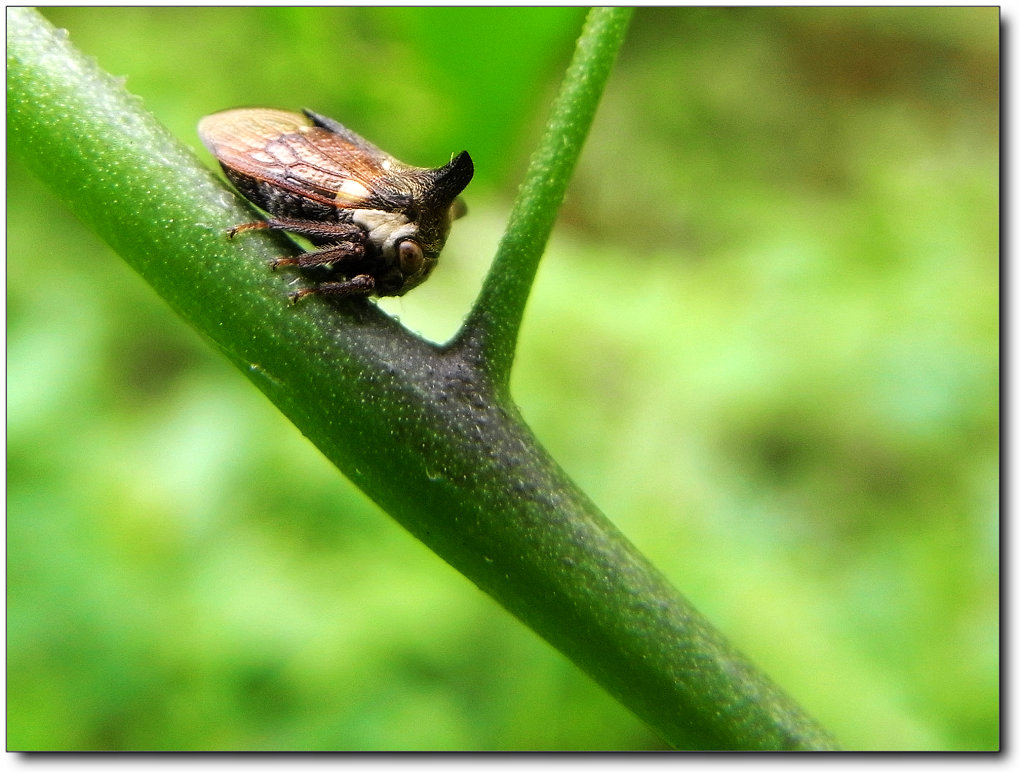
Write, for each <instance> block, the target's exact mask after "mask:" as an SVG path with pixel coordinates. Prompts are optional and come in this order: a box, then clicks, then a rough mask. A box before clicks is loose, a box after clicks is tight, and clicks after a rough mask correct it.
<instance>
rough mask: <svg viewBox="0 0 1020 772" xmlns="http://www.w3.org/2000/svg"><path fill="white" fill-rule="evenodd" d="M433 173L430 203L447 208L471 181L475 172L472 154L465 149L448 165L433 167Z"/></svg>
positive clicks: (428, 197) (429, 192) (429, 193)
mask: <svg viewBox="0 0 1020 772" xmlns="http://www.w3.org/2000/svg"><path fill="white" fill-rule="evenodd" d="M432 174H433V177H432V185H431V187H430V188H429V191H428V193H427V194H426V196H427V199H428V203H429V204H430V205H432V206H435V207H438V208H440V209H445V208H446V207H448V206H450V204H452V203H453V200H454V199H455V198H457V196H458V195H460V193H461V191H463V190H464V188H466V187H467V184H468V183H469V182H471V178H472V177H473V176H474V174H475V165H474V164H473V163H472V162H471V156H469V155H468V152H467V151H466V150H464V151H462V152H461V153H460V154H459V155H457V156H456V157H455V158H454V159H453V160H452V161H450V163H448V164H447V165H446V166H440V167H439V168H438V169H433V170H432Z"/></svg>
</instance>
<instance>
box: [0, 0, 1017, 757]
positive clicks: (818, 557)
mask: <svg viewBox="0 0 1020 772" xmlns="http://www.w3.org/2000/svg"><path fill="white" fill-rule="evenodd" d="M44 13H45V14H46V15H47V16H48V17H49V18H50V19H51V20H52V21H53V22H54V23H56V24H58V25H62V26H66V27H67V28H68V29H69V31H70V34H71V39H72V41H73V42H75V44H76V45H78V46H79V47H80V48H81V49H82V50H84V51H86V52H88V53H91V54H93V55H95V56H96V57H97V58H98V60H99V63H100V64H101V65H102V66H103V67H104V68H106V69H108V70H109V71H111V72H113V73H114V74H122V75H126V76H127V86H128V88H130V89H131V90H132V91H133V92H134V93H136V94H139V95H140V96H141V97H142V98H144V99H145V101H146V104H147V106H148V107H149V108H150V109H152V111H153V112H154V113H155V114H156V115H157V116H158V117H160V118H161V119H162V120H164V121H165V122H166V123H167V124H168V125H169V126H170V127H171V129H172V130H173V131H174V132H175V133H176V134H177V135H178V136H180V137H181V138H182V139H183V140H184V141H186V142H190V143H191V144H192V145H193V146H195V147H196V148H198V147H199V143H198V141H197V139H196V138H195V135H194V124H195V122H196V121H197V119H198V118H199V117H200V116H201V115H204V114H206V113H209V112H213V111H215V110H218V109H222V108H226V107H230V106H236V105H248V104H261V105H270V106H278V107H285V108H297V107H301V106H308V107H312V108H314V109H317V110H319V111H321V112H324V113H326V114H328V115H331V116H333V117H336V118H338V119H339V120H341V121H343V122H345V123H348V124H349V125H351V127H352V128H354V129H356V130H357V131H359V132H360V133H363V134H364V135H365V136H367V137H369V138H371V139H372V140H373V141H375V142H377V143H378V144H380V145H381V146H382V147H384V148H386V149H387V150H389V151H391V152H393V153H394V154H395V155H397V157H399V158H401V159H403V160H406V161H408V162H412V163H422V164H426V163H438V162H441V161H442V160H444V156H446V155H448V154H449V153H451V152H455V151H458V150H461V149H464V148H467V149H469V150H471V152H472V155H473V156H474V158H475V161H476V166H477V168H478V176H477V178H476V180H475V182H473V183H472V186H471V188H469V189H468V195H467V198H468V203H469V206H470V210H471V211H470V214H469V216H468V217H467V218H466V219H465V220H463V221H461V222H458V223H457V226H456V227H455V229H454V232H453V235H452V236H451V239H450V242H449V244H448V247H447V250H446V252H445V253H444V260H443V264H442V265H441V266H440V269H439V270H438V271H437V272H436V274H435V276H434V277H433V278H432V279H431V280H430V282H429V283H428V284H426V285H424V286H423V287H421V288H420V289H418V290H416V291H415V292H414V293H412V294H410V295H408V296H407V297H406V298H403V299H401V300H399V301H397V302H395V303H393V304H392V305H390V306H387V307H388V309H389V310H391V311H393V312H394V313H397V314H399V315H400V316H401V318H402V319H403V320H404V321H405V323H407V324H408V325H409V326H411V327H412V328H414V329H418V330H421V331H422V332H423V334H425V335H427V336H429V337H432V338H434V339H436V340H443V339H446V338H447V337H449V335H450V334H452V332H453V330H455V329H456V326H457V324H458V323H459V320H460V319H461V318H462V316H463V315H464V314H465V313H466V311H467V309H468V307H469V305H470V302H471V299H472V298H473V295H474V292H475V291H476V290H477V287H478V284H479V283H480V280H481V276H482V275H483V273H484V270H485V268H486V264H487V261H488V259H489V258H490V256H491V254H492V251H493V248H494V245H495V243H496V241H497V240H498V238H499V234H500V228H501V227H502V222H503V219H504V218H505V215H506V212H507V210H508V207H509V201H510V199H511V197H512V195H513V193H514V191H515V189H516V185H517V182H518V179H519V172H520V170H521V168H522V167H523V164H524V162H525V160H526V155H527V152H528V148H529V143H530V142H531V141H532V140H533V138H534V137H535V135H536V132H537V128H538V126H539V125H540V122H541V119H542V116H543V112H542V110H543V107H544V105H545V103H546V101H547V98H548V96H549V95H550V94H551V93H552V91H553V89H554V88H555V85H556V82H557V80H558V77H559V69H561V68H562V66H563V65H564V64H565V63H566V61H567V60H568V58H569V55H570V50H571V43H572V40H573V38H574V36H575V35H576V33H577V31H578V30H579V28H580V22H581V19H582V15H583V13H582V12H581V11H578V10H576V9H560V10H544V9H538V10H518V9H505V10H484V9H481V10H461V9H449V10H425V9H159V10H154V9H120V8H117V9H84V10H77V9H49V10H46V11H44ZM997 72H998V18H997V14H996V11H995V10H994V9H975V8H956V9H916V8H901V9H878V8H876V9H808V10H801V9H796V10H794V9H785V10H783V9H747V10H727V9H712V10H706V9H672V10H665V9H663V10H652V9H647V10H642V11H639V12H638V13H637V14H636V16H635V18H634V22H633V24H632V29H631V36H630V39H629V40H628V43H627V45H626V46H625V48H624V51H623V53H622V55H621V60H620V63H619V67H618V70H617V72H616V74H615V75H614V78H613V80H612V81H611V86H610V90H609V92H608V93H607V95H606V98H605V101H604V104H603V109H602V112H601V113H600V116H599V118H598V120H597V122H596V125H595V128H594V130H593V133H592V136H591V139H590V143H589V146H588V149H587V150H586V153H585V155H584V157H583V158H582V165H581V168H580V169H579V172H578V176H577V179H576V181H575V184H574V185H573V188H572V192H571V194H570V196H569V199H568V203H567V206H566V207H565V209H564V212H563V218H562V220H561V227H560V228H559V230H558V232H557V236H556V238H555V239H554V243H553V246H552V248H551V250H550V252H549V254H548V256H547V258H546V261H545V263H544V265H543V268H542V270H541V271H540V274H539V279H538V284H537V286H536V291H535V295H534V298H533V301H532V304H531V306H530V308H529V313H528V317H527V319H526V320H525V327H524V331H523V339H522V342H521V350H520V352H519V355H518V361H517V364H516V371H515V378H514V383H515V394H516V396H517V399H518V402H519V403H520V404H521V406H522V409H523V411H524V413H525V414H526V416H527V417H528V419H529V420H530V421H531V423H532V425H533V427H534V429H535V431H536V432H537V434H538V435H539V436H540V437H541V438H542V440H543V442H544V443H546V444H547V445H548V446H549V448H550V449H551V450H552V451H553V453H554V455H555V456H556V457H557V458H558V459H559V460H560V461H561V463H562V464H563V465H564V466H565V467H566V468H567V469H568V470H569V471H570V473H571V474H572V475H574V477H575V479H576V480H577V481H578V482H579V483H580V484H581V485H582V487H584V488H585V489H586V490H587V491H588V492H589V493H590V494H591V495H592V496H593V498H594V499H595V500H596V501H597V502H598V503H599V504H600V505H601V506H602V507H603V508H604V509H605V511H606V512H607V513H608V514H609V515H610V517H612V518H613V519H614V520H615V521H616V522H617V523H618V524H619V525H620V526H621V528H622V529H623V530H624V531H625V532H626V533H627V534H628V535H630V536H631V538H632V539H633V540H634V541H635V542H636V543H637V545H638V546H639V547H640V548H641V549H642V550H644V551H645V552H646V553H647V554H649V556H650V557H651V558H652V559H653V561H654V562H656V563H657V564H658V565H659V566H660V567H662V569H663V570H664V572H666V573H667V574H668V575H669V576H670V577H671V578H672V579H673V581H674V582H675V583H676V584H677V585H678V586H679V587H680V588H681V589H682V590H683V591H684V592H685V593H686V594H687V595H688V596H689V597H690V598H691V599H692V600H693V601H694V602H695V604H696V605H698V606H699V607H700V608H701V609H702V611H704V612H705V613H706V614H707V615H708V616H709V618H710V619H712V620H713V622H715V623H716V624H717V625H719V627H720V628H721V629H722V630H724V631H725V632H726V633H727V634H728V635H730V636H731V637H732V638H733V639H734V641H735V642H736V643H737V644H738V645H739V646H740V647H741V648H743V649H744V650H745V651H746V652H747V653H749V654H750V655H751V656H752V657H753V658H754V659H755V660H757V662H758V663H759V664H761V665H762V666H763V667H764V668H765V670H766V671H767V672H769V673H771V674H772V675H773V677H774V678H775V679H776V680H777V681H778V682H779V683H781V684H783V685H784V687H786V688H787V689H788V690H789V691H790V692H791V693H792V694H793V695H794V696H795V697H796V698H797V699H798V700H799V701H801V702H802V704H803V705H804V706H805V707H806V708H807V709H808V710H809V711H810V712H812V713H814V714H815V715H816V716H817V717H818V718H819V719H820V720H821V721H822V723H824V724H825V725H826V726H827V727H829V728H830V729H831V730H833V731H834V732H835V734H836V735H837V737H839V739H840V740H841V742H842V743H843V744H844V745H845V746H847V747H850V748H869V749H897V748H909V749H949V748H954V749H963V748H966V749H977V748H984V749H987V748H993V747H996V746H997V744H998V732H997V721H998V701H997V698H998V695H997V677H998V645H997V637H998V595H997V580H998V565H997V554H998V531H997V511H998V499H997V484H998V470H997V464H998V451H997V445H998V429H997V418H998V391H997V376H998V357H997V345H998V276H997V260H998V210H997V206H998V200H997V185H998V177H997V169H998V81H997ZM8 199H9V200H8V225H9V233H8V298H7V300H8V352H7V353H8V366H9V376H8V738H9V739H8V745H9V747H10V748H12V749H29V748H31V749H248V748H251V749H297V748H311V749H469V750H474V749H588V748H591V749H600V748H605V749H631V748H656V747H660V746H659V744H658V741H657V740H656V739H655V738H654V737H653V736H651V734H650V733H649V732H648V730H647V729H645V728H644V727H643V726H642V725H641V724H640V723H639V722H638V721H637V720H636V719H634V718H633V717H632V716H630V715H629V714H628V713H627V712H626V711H625V710H624V709H623V708H621V707H619V706H618V705H616V704H615V703H614V702H613V701H612V700H611V699H610V698H609V697H607V696H605V695H604V694H603V693H602V692H601V691H600V690H599V689H598V688H596V687H595V686H593V685H592V684H591V683H590V682H588V681H587V679H586V678H585V677H583V676H582V675H580V674H579V673H578V672H577V671H576V670H575V669H574V668H573V666H571V665H570V664H569V663H567V662H565V661H564V660H563V659H562V657H561V656H560V655H558V654H557V653H555V652H554V651H552V650H551V649H550V648H549V647H548V646H546V645H545V644H543V643H542V642H541V641H539V640H537V639H536V638H535V636H534V635H533V634H532V633H530V632H529V631H528V630H526V629H525V628H523V627H522V626H520V625H519V624H518V623H516V622H515V621H514V620H513V619H511V618H509V617H508V616H507V615H506V614H505V612H503V611H501V610H500V609H499V608H498V607H496V606H495V604H493V603H492V602H491V601H489V600H488V599H487V598H486V597H485V596H483V595H481V594H480V593H479V592H478V591H477V590H475V589H474V588H473V587H472V586H471V585H470V584H469V583H467V582H466V581H464V580H463V579H462V578H461V577H459V575H457V574H455V573H454V572H453V571H452V570H450V569H449V568H448V567H446V566H445V564H443V563H442V562H441V561H439V560H438V559H436V558H435V557H434V556H433V555H431V554H430V553H428V552H427V551H426V550H425V549H424V548H423V547H421V546H420V545H419V544H418V543H417V542H415V541H414V540H413V539H411V538H410V537H408V536H407V535H406V534H405V533H404V532H402V531H401V530H399V529H398V528H397V527H395V526H394V525H393V524H392V523H391V522H390V521H388V520H387V519H386V518H385V516H384V515H382V514H381V513H380V512H379V511H378V510H377V509H376V508H375V507H374V506H373V505H372V504H371V503H370V502H367V501H366V500H365V499H364V497H363V496H362V495H361V494H360V493H359V492H358V491H357V490H356V489H354V488H353V487H352V486H350V485H349V484H348V483H347V482H346V481H345V480H344V479H342V478H340V477H339V475H338V474H337V473H336V472H335V470H333V469H332V468H331V467H329V466H328V465H327V463H326V462H325V461H324V460H322V459H321V457H320V456H319V455H318V453H317V452H316V451H315V450H314V448H312V447H311V446H310V445H309V444H308V443H307V442H305V441H304V440H303V439H302V438H301V437H300V436H298V435H297V432H295V431H294V429H293V427H291V426H289V425H288V424H286V422H285V421H284V420H283V419H282V417H280V416H279V415H277V414H276V413H275V412H274V411H273V410H272V408H271V407H270V406H269V405H268V403H266V402H265V401H264V400H262V399H261V398H260V397H259V396H258V395H257V393H256V392H254V390H252V389H251V387H250V385H249V384H248V383H247V381H245V380H244V379H243V378H241V377H238V374H237V373H236V372H234V371H233V370H232V369H231V368H230V366H229V365H228V364H227V363H226V362H225V361H223V360H222V359H221V358H219V357H218V355H217V354H216V352H215V351H212V350H211V349H209V348H208V347H207V346H206V345H205V344H204V343H203V342H202V341H201V340H200V339H198V337H197V336H195V335H194V334H193V333H191V332H190V331H189V330H188V329H187V328H185V327H184V326H183V325H182V324H180V323H179V322H178V320H176V319H175V318H174V317H173V316H172V315H171V314H170V312H169V311H167V310H166V309H165V308H164V307H163V306H162V305H161V304H160V303H159V301H158V300H157V299H156V298H155V297H154V296H153V295H152V293H151V292H149V291H148V290H147V289H146V288H145V286H144V285H142V284H141V282H140V281H139V280H138V279H137V278H136V277H135V276H133V275H132V274H131V273H130V272H129V271H127V270H126V269H125V268H124V267H123V265H122V264H120V263H119V262H118V261H117V260H116V259H115V258H114V257H113V256H112V255H111V254H110V253H109V251H108V250H107V249H106V248H105V247H104V246H103V245H102V244H99V243H97V242H96V240H95V238H94V237H92V236H91V235H90V234H88V233H87V232H86V231H84V229H83V228H82V227H81V226H80V225H78V224H77V223H76V222H75V221H74V220H73V219H71V218H70V216H69V215H67V214H66V213H65V212H64V211H63V210H62V209H61V208H60V207H59V205H57V204H55V203H54V201H53V199H52V198H51V197H50V196H49V194H48V193H47V192H45V191H43V190H41V189H40V188H39V186H38V185H37V184H36V183H35V182H34V181H33V180H32V179H31V178H29V177H28V176H27V175H26V174H25V173H24V171H23V170H22V169H20V167H18V166H17V165H16V164H13V165H12V168H11V170H10V172H9V175H8ZM281 302H284V299H283V298H282V297H281ZM296 312H300V311H299V310H298V311H296Z"/></svg>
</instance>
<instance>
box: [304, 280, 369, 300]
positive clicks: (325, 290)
mask: <svg viewBox="0 0 1020 772" xmlns="http://www.w3.org/2000/svg"><path fill="white" fill-rule="evenodd" d="M373 289H375V279H373V278H372V277H371V276H369V275H368V274H358V275H357V276H352V277H351V278H350V279H348V280H347V281H330V282H325V283H323V284H320V285H318V286H317V287H305V288H303V289H299V290H297V291H296V292H292V293H290V302H291V303H297V302H298V301H299V300H301V298H303V297H305V296H306V295H333V296H334V297H343V296H344V295H368V294H371V292H372V290H373Z"/></svg>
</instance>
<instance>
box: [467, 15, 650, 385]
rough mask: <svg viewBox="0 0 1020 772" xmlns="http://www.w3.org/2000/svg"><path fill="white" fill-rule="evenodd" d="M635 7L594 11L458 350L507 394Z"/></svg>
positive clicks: (582, 33)
mask: <svg viewBox="0 0 1020 772" xmlns="http://www.w3.org/2000/svg"><path fill="white" fill-rule="evenodd" d="M632 13H633V9H630V8H593V9H592V10H591V11H590V12H589V14H588V18H587V20H586V21H585V25H584V29H583V30H582V32H581V36H580V38H579V39H578V41H577V47H576V49H575V51H574V58H573V60H572V61H571V63H570V67H569V68H568V69H567V72H566V75H565V77H564V79H563V84H562V85H561V87H560V91H559V94H558V95H557V97H556V101H555V102H554V103H553V106H552V111H551V116H550V118H549V122H548V124H547V126H546V130H545V133H544V134H543V136H542V138H541V140H540V141H539V145H538V147H537V149H536V150H535V152H534V154H533V155H532V157H531V162H530V165H529V166H528V171H527V173H526V175H525V178H524V182H523V184H522V185H521V189H520V193H519V194H518V196H517V200H516V202H515V204H514V208H513V211H512V212H511V213H510V221H509V224H508V225H507V228H506V232H505V234H504V235H503V239H502V241H501V242H500V245H499V249H498V250H497V252H496V257H495V260H494V261H493V264H492V268H491V269H490V270H489V275H488V276H487V277H486V280H485V284H484V285H483V287H482V291H481V293H480V294H479V296H478V299H477V300H476V301H475V305H474V307H473V308H472V310H471V314H470V316H469V317H468V319H467V321H466V322H465V324H464V327H463V328H462V329H461V331H460V333H459V334H458V336H457V338H455V339H454V341H453V342H452V343H451V345H452V346H453V347H455V348H456V347H459V348H463V349H465V350H471V351H473V352H474V353H473V355H472V358H473V359H474V361H476V362H478V364H479V366H481V367H482V368H484V369H485V370H486V372H487V373H488V375H489V377H490V378H491V380H492V382H493V383H494V384H495V385H497V386H498V387H500V388H505V387H506V384H507V382H508V380H509V377H510V367H511V365H512V364H513V358H514V351H515V349H516V345H517V335H518V331H519V330H520V326H521V320H522V319H523V317H524V308H525V305H526V304H527V302H528V295H529V294H530V292H531V286H532V284H533V283H534V280H535V273H536V272H537V271H538V264H539V261H540V260H541V259H542V254H543V252H544V251H545V247H546V243H547V242H548V240H549V235H550V234H551V233H552V229H553V225H554V223H555V222H556V215H557V213H558V212H559V208H560V205H561V204H562V203H563V197H564V196H565V195H566V190H567V185H568V183H569V182H570V178H571V176H572V174H573V171H574V166H575V165H576V164H577V159H578V157H579V156H580V154H581V149H582V147H583V146H584V141H585V139H586V137H587V136H588V131H589V129H590V128H591V124H592V121H593V120H594V118H595V111H596V108H597V107H598V104H599V100H600V98H601V96H602V92H603V90H604V89H605V85H606V81H607V80H608V79H609V73H610V72H611V70H612V66H613V62H614V61H615V60H616V54H617V52H618V51H619V49H620V46H621V45H622V44H623V39H624V35H625V33H626V31H627V25H628V24H629V22H630V17H631V15H632Z"/></svg>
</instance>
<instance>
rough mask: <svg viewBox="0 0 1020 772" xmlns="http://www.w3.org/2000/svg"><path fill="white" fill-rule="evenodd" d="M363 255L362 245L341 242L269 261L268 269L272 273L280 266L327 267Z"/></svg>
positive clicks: (363, 248)
mask: <svg viewBox="0 0 1020 772" xmlns="http://www.w3.org/2000/svg"><path fill="white" fill-rule="evenodd" d="M364 254H365V245H364V244H357V243H353V242H350V241H342V242H340V243H339V244H330V245H329V246H328V247H323V248H322V249H317V250H315V251H314V252H303V253H302V254H300V255H297V256H296V257H278V258H276V259H275V260H271V261H270V263H269V267H270V268H271V269H272V270H274V271H275V270H276V269H277V268H279V267H280V266H282V265H296V266H297V267H298V268H311V267H313V266H316V265H329V264H330V263H340V262H343V261H344V260H350V259H351V258H359V257H361V256H362V255H364Z"/></svg>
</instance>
